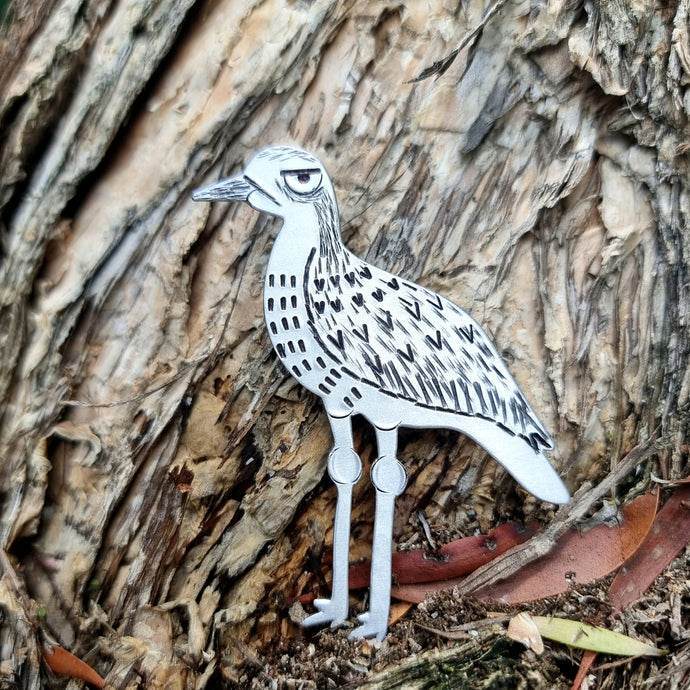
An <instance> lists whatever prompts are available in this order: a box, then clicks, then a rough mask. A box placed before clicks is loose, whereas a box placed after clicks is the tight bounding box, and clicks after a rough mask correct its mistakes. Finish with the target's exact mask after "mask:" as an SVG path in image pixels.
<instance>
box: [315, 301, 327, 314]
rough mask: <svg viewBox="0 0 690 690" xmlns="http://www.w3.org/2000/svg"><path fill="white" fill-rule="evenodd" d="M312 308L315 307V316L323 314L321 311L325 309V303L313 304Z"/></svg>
mask: <svg viewBox="0 0 690 690" xmlns="http://www.w3.org/2000/svg"><path fill="white" fill-rule="evenodd" d="M314 306H315V307H316V313H317V314H323V310H324V309H325V308H326V303H325V302H321V301H319V302H314Z"/></svg>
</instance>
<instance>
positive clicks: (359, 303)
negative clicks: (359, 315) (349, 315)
mask: <svg viewBox="0 0 690 690" xmlns="http://www.w3.org/2000/svg"><path fill="white" fill-rule="evenodd" d="M352 301H353V302H354V303H355V304H356V305H357V306H358V307H361V306H362V305H363V304H364V297H363V296H362V293H361V292H358V293H357V294H356V295H353V297H352Z"/></svg>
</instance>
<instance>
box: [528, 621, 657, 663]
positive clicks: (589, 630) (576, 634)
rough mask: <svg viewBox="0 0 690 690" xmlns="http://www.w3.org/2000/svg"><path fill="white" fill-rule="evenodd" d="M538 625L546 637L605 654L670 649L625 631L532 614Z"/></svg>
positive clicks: (647, 653)
mask: <svg viewBox="0 0 690 690" xmlns="http://www.w3.org/2000/svg"><path fill="white" fill-rule="evenodd" d="M532 618H533V620H534V622H535V624H536V626H537V629H538V630H539V632H540V633H541V635H542V636H543V637H546V638H548V639H549V640H554V641H555V642H560V643H562V644H566V645H568V646H569V647H578V648H579V649H589V650H591V651H593V652H601V653H602V654H620V655H621V656H663V655H664V654H668V650H665V649H659V648H658V647H654V646H653V645H650V644H645V643H644V642H640V641H639V640H635V639H633V638H632V637H628V636H627V635H623V634H622V633H617V632H613V631H612V630H607V629H606V628H600V627H598V626H594V625H588V624H587V623H580V622H579V621H572V620H568V619H567V618H547V617H545V616H532Z"/></svg>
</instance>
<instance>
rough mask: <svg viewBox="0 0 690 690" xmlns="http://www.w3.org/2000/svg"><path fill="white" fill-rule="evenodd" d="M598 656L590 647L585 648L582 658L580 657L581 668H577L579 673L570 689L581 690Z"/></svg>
mask: <svg viewBox="0 0 690 690" xmlns="http://www.w3.org/2000/svg"><path fill="white" fill-rule="evenodd" d="M596 658H597V653H596V652H593V651H591V650H589V649H585V651H584V652H583V654H582V659H580V668H578V669H577V675H576V676H575V680H574V681H573V684H572V686H571V687H570V690H580V688H581V687H582V684H583V683H584V681H585V678H586V677H587V674H588V673H589V669H590V668H592V664H593V663H594V660H595V659H596Z"/></svg>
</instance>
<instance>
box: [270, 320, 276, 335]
mask: <svg viewBox="0 0 690 690" xmlns="http://www.w3.org/2000/svg"><path fill="white" fill-rule="evenodd" d="M269 328H270V329H271V333H273V335H278V326H276V322H275V321H271V323H270V324H269Z"/></svg>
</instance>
